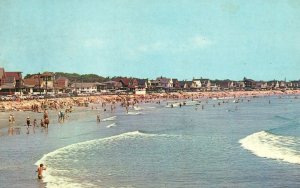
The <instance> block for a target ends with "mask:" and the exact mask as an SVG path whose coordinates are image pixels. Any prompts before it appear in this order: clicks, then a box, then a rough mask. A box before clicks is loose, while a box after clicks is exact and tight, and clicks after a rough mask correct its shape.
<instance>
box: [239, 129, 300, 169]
mask: <svg viewBox="0 0 300 188" xmlns="http://www.w3.org/2000/svg"><path fill="white" fill-rule="evenodd" d="M239 143H240V144H241V146H242V147H243V148H245V149H246V150H249V151H250V152H252V153H253V154H255V155H257V156H259V157H265V158H269V159H276V160H282V161H285V162H289V163H295V164H300V152H299V150H297V148H295V147H296V146H297V145H299V144H300V139H299V138H295V137H291V136H279V135H275V134H272V133H269V132H267V131H261V132H257V133H254V134H251V135H249V136H247V137H245V138H243V139H241V140H240V141H239Z"/></svg>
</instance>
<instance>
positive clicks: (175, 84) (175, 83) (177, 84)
mask: <svg viewBox="0 0 300 188" xmlns="http://www.w3.org/2000/svg"><path fill="white" fill-rule="evenodd" d="M172 82H173V88H174V89H180V84H179V81H178V79H172Z"/></svg>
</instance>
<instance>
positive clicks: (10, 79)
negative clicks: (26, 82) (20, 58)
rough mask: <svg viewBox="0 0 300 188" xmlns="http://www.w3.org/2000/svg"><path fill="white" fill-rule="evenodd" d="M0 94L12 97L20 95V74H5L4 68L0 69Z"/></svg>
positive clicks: (21, 86)
mask: <svg viewBox="0 0 300 188" xmlns="http://www.w3.org/2000/svg"><path fill="white" fill-rule="evenodd" d="M0 79H1V84H0V94H2V95H13V94H22V89H23V79H22V72H5V70H4V68H1V69H0Z"/></svg>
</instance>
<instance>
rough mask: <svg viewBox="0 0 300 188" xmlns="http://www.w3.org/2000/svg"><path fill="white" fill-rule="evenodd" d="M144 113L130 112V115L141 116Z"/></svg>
mask: <svg viewBox="0 0 300 188" xmlns="http://www.w3.org/2000/svg"><path fill="white" fill-rule="evenodd" d="M141 114H143V113H142V112H128V115H141Z"/></svg>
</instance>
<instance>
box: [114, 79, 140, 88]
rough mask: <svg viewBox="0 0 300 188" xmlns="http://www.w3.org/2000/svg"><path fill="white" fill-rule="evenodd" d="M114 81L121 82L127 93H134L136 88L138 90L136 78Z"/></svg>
mask: <svg viewBox="0 0 300 188" xmlns="http://www.w3.org/2000/svg"><path fill="white" fill-rule="evenodd" d="M113 81H116V82H119V83H120V84H121V86H122V87H121V89H123V90H127V91H134V89H135V88H138V85H139V83H138V81H137V79H135V78H126V77H125V78H123V77H119V78H115V79H114V80H113Z"/></svg>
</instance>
